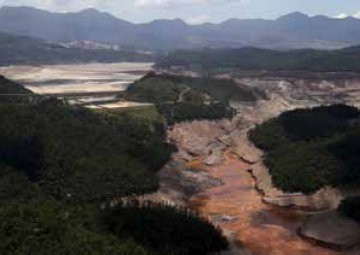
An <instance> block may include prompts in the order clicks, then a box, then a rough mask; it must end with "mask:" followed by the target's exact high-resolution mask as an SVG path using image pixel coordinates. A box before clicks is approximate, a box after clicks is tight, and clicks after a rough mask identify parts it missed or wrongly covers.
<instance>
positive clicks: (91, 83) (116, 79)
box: [0, 62, 153, 94]
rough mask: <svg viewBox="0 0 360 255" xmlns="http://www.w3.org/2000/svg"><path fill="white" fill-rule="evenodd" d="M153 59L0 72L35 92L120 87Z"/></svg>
mask: <svg viewBox="0 0 360 255" xmlns="http://www.w3.org/2000/svg"><path fill="white" fill-rule="evenodd" d="M152 66H153V63H129V62H122V63H110V64H107V63H91V64H79V65H53V66H8V67H0V74H1V75H4V76H6V77H7V78H9V79H12V80H15V81H17V82H19V83H21V84H24V85H25V86H26V87H27V88H29V89H30V90H32V91H33V92H35V93H38V94H62V93H88V92H103V91H114V92H117V91H123V90H125V89H126V88H127V86H128V85H129V84H131V83H132V82H134V81H135V80H137V79H139V78H141V77H142V76H143V75H144V74H146V73H147V72H149V71H150V70H151V69H152Z"/></svg>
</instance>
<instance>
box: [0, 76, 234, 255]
mask: <svg viewBox="0 0 360 255" xmlns="http://www.w3.org/2000/svg"><path fill="white" fill-rule="evenodd" d="M0 92H1V94H2V95H4V94H13V93H15V94H29V96H31V95H32V93H31V92H30V91H28V90H26V89H24V88H22V87H21V86H19V85H17V84H15V83H13V82H11V81H8V80H6V79H5V78H0ZM9 98H11V100H9ZM0 116H1V119H2V120H3V121H2V122H1V124H0V204H1V206H0V237H1V239H2V241H1V244H0V253H1V254H129V255H130V254H144V255H147V254H149V255H150V254H151V255H152V254H154V255H160V254H164V253H163V251H164V249H167V250H171V253H168V254H175V255H176V254H179V255H180V254H181V255H182V254H194V255H195V254H199V253H198V251H199V250H200V251H202V252H203V254H206V253H208V252H216V251H219V250H222V249H226V248H227V242H226V240H225V239H224V237H222V234H221V232H220V231H219V230H218V229H216V228H215V227H213V226H212V225H211V224H210V223H208V222H207V221H206V220H204V219H202V218H201V217H199V216H198V215H196V214H194V213H190V212H187V213H184V210H185V209H183V208H173V207H169V206H165V205H161V204H156V203H147V204H143V205H142V206H140V207H139V206H136V205H137V203H135V202H134V203H133V204H128V205H127V206H126V207H124V206H122V204H121V203H120V204H119V205H118V206H116V207H111V206H110V204H112V203H111V202H113V201H114V198H117V199H118V201H122V199H121V198H123V197H128V196H131V197H133V196H136V195H142V194H144V193H151V192H154V191H156V190H157V188H158V185H159V183H158V179H157V176H156V172H157V170H159V169H160V168H161V167H162V166H163V165H164V164H165V162H167V160H168V159H169V157H170V156H171V154H172V152H173V151H174V148H173V147H172V146H170V145H168V144H167V143H166V142H165V140H166V139H165V138H166V137H165V132H164V128H163V127H161V123H149V121H146V122H144V121H141V120H139V119H137V118H132V117H129V116H125V115H118V116H115V115H114V114H111V115H110V114H107V113H99V112H92V111H90V110H87V109H84V108H82V107H80V106H70V105H67V104H66V103H64V102H61V101H59V100H57V99H51V98H42V97H31V98H28V99H26V97H23V96H22V97H16V96H8V97H5V96H3V97H1V98H0ZM135 201H136V200H135ZM130 205H131V206H132V207H133V208H131V206H130ZM174 222H175V223H176V222H179V223H181V226H180V225H179V226H178V227H177V228H172V224H174ZM193 224H194V225H193ZM194 226H196V228H194ZM143 227H147V230H148V231H146V232H144V231H143V230H144V229H143ZM164 236H166V238H165V239H164ZM189 239H191V241H192V242H191V243H189Z"/></svg>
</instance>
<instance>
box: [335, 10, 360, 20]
mask: <svg viewBox="0 0 360 255" xmlns="http://www.w3.org/2000/svg"><path fill="white" fill-rule="evenodd" d="M348 17H353V18H357V19H360V11H358V12H355V13H354V14H347V13H340V14H338V15H336V16H334V18H336V19H346V18H348Z"/></svg>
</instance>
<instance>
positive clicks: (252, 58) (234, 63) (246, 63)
mask: <svg viewBox="0 0 360 255" xmlns="http://www.w3.org/2000/svg"><path fill="white" fill-rule="evenodd" d="M359 58H360V46H357V47H350V48H345V49H341V50H332V51H326V50H310V49H309V50H291V51H275V50H266V49H258V48H240V49H202V50H179V51H175V52H173V53H170V54H168V55H167V56H165V57H163V58H161V59H159V60H158V62H157V63H156V66H157V67H158V68H171V67H184V68H186V69H194V70H205V71H207V70H219V69H228V70H231V69H237V70H246V71H310V72H360V62H359Z"/></svg>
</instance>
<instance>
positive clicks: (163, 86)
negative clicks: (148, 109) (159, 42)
mask: <svg viewBox="0 0 360 255" xmlns="http://www.w3.org/2000/svg"><path fill="white" fill-rule="evenodd" d="M124 94H125V98H126V99H128V100H130V101H138V102H151V103H154V104H155V105H156V106H157V109H158V111H159V112H160V113H161V114H162V115H163V116H164V117H165V118H166V119H167V120H168V123H169V124H172V123H174V122H182V121H189V120H195V119H197V120H199V119H210V120H213V119H221V118H232V117H233V116H234V114H235V110H234V109H233V108H232V107H231V102H233V101H245V102H253V101H256V100H257V99H259V98H261V97H263V96H264V95H262V94H261V93H260V92H259V91H257V90H256V89H254V88H249V87H246V86H241V85H239V84H237V83H236V82H235V81H233V80H229V79H212V78H208V77H198V78H192V77H186V76H172V75H167V74H155V73H149V74H148V75H146V76H145V77H143V78H142V79H140V80H138V81H136V82H135V83H133V84H131V85H130V86H129V87H128V89H127V90H126V91H125V93H124Z"/></svg>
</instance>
